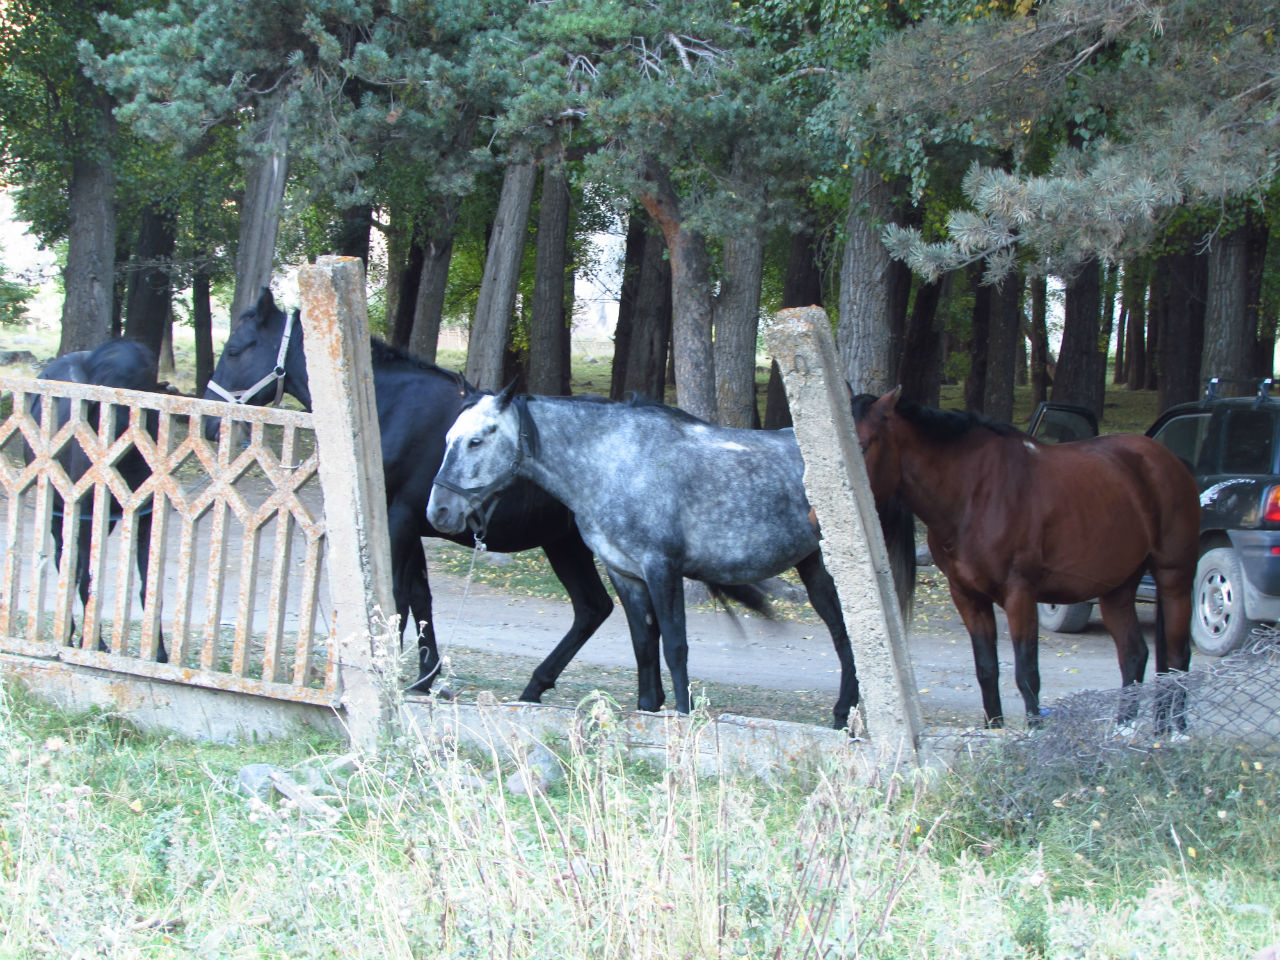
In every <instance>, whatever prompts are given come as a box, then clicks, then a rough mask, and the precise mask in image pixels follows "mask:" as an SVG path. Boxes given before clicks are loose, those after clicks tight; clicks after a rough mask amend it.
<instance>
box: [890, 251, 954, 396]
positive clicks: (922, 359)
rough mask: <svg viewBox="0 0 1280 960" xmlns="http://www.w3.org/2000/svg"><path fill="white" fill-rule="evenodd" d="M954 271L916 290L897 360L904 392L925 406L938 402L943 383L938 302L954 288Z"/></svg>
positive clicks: (899, 379)
mask: <svg viewBox="0 0 1280 960" xmlns="http://www.w3.org/2000/svg"><path fill="white" fill-rule="evenodd" d="M951 283H952V275H951V274H950V273H947V274H944V275H943V276H941V277H939V278H938V279H937V280H935V281H934V282H932V283H922V284H920V287H919V288H918V289H917V290H916V299H915V302H914V303H913V304H912V306H911V315H910V317H909V318H908V320H907V328H906V332H905V334H904V336H903V342H902V359H901V360H899V362H898V377H897V380H898V383H900V384H901V385H902V395H903V397H905V398H906V399H908V400H912V401H914V402H915V403H919V404H922V405H924V406H926V407H936V406H938V403H939V398H940V391H939V387H940V386H941V385H942V336H941V332H940V331H939V330H938V329H937V325H938V304H939V303H941V302H942V298H943V297H944V296H946V294H947V293H948V292H949V291H950V289H951Z"/></svg>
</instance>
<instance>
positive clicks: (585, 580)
mask: <svg viewBox="0 0 1280 960" xmlns="http://www.w3.org/2000/svg"><path fill="white" fill-rule="evenodd" d="M542 552H543V553H545V554H546V555H547V562H548V563H550V564H551V570H552V572H553V573H555V575H556V576H557V577H559V578H560V583H561V584H563V585H564V589H565V591H566V592H567V593H568V594H569V600H570V601H571V602H572V603H573V624H572V625H571V626H570V627H569V632H568V633H566V634H565V635H564V638H563V639H562V640H561V641H560V642H559V643H557V644H556V647H555V649H554V650H552V651H551V653H550V654H548V655H547V658H546V659H545V660H543V661H542V663H540V664H538V666H537V668H536V669H535V670H534V671H533V676H532V678H530V680H529V683H528V685H527V686H526V687H525V688H524V692H523V693H522V694H520V699H521V700H525V701H527V702H529V703H540V702H541V701H542V695H543V694H544V693H545V692H546V691H548V690H550V689H551V688H552V687H554V686H555V685H556V680H557V679H559V677H560V674H561V673H563V672H564V668H565V667H567V666H568V665H569V661H571V660H572V659H573V658H574V657H575V656H577V653H578V651H579V650H581V649H582V645H583V644H584V643H586V642H587V641H588V640H589V639H591V635H592V634H594V633H595V632H596V631H597V630H598V629H600V624H602V623H604V622H605V620H606V619H607V618H608V616H609V614H610V613H612V612H613V601H612V600H611V599H609V591H607V590H606V589H605V588H604V584H603V583H601V582H600V574H599V573H597V572H596V562H595V555H594V554H593V553H592V552H591V548H590V547H588V546H587V545H586V544H585V543H583V542H582V538H581V537H579V536H576V535H575V536H572V537H566V538H564V539H563V540H557V541H555V542H554V543H546V544H543V546H542Z"/></svg>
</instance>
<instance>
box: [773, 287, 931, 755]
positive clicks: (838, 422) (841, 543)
mask: <svg viewBox="0 0 1280 960" xmlns="http://www.w3.org/2000/svg"><path fill="white" fill-rule="evenodd" d="M765 340H766V342H767V343H768V345H769V351H770V353H772V354H773V358H774V359H775V360H777V362H778V366H779V368H780V369H781V370H782V380H783V383H784V384H785V385H786V388H787V402H788V403H789V404H790V407H791V417H792V420H793V421H794V424H795V432H796V440H797V441H798V442H799V444H800V453H801V454H802V455H803V457H804V464H805V472H804V486H805V491H806V493H808V495H809V502H810V503H811V504H812V505H813V508H814V510H816V511H817V514H818V522H819V524H820V525H821V527H822V537H823V542H822V554H823V557H824V558H825V559H826V563H827V568H828V569H829V570H830V571H831V576H832V577H833V578H834V579H835V582H836V590H837V591H838V592H839V594H840V606H841V608H842V610H843V611H844V620H845V625H846V626H847V627H848V629H849V638H850V640H851V642H852V644H853V655H854V659H855V661H856V663H857V667H858V683H859V687H860V691H861V695H862V701H861V704H860V709H861V711H862V714H863V718H864V720H865V723H866V729H867V733H868V735H869V736H870V739H871V742H872V744H873V745H875V746H876V748H877V750H878V751H879V752H880V753H881V754H882V755H884V754H885V753H887V752H894V751H899V750H901V749H903V748H904V747H906V748H909V749H911V750H912V751H914V749H915V748H916V747H918V746H919V737H920V731H921V729H922V727H923V721H922V719H921V714H920V700H919V692H918V690H917V688H916V682H915V670H914V668H913V667H912V664H911V656H910V653H909V652H908V650H907V643H906V639H907V633H906V627H905V625H904V624H903V622H902V614H901V611H900V610H899V608H898V604H897V600H896V596H895V594H894V588H893V574H892V571H891V570H890V567H889V557H888V554H887V553H886V551H885V546H884V536H883V534H882V533H881V532H880V520H879V517H878V516H877V515H876V508H875V501H874V499H873V498H872V496H871V486H870V484H869V483H868V482H867V471H866V466H865V464H863V462H862V450H861V448H860V447H859V446H858V441H857V434H856V433H855V431H854V425H853V413H852V412H851V411H850V409H849V394H848V392H847V389H846V387H845V384H844V380H843V378H842V377H841V375H840V365H839V361H838V359H837V356H836V346H835V340H834V338H833V337H832V335H831V323H830V321H829V320H828V319H827V314H826V312H825V311H824V310H822V309H821V308H819V307H801V308H798V309H793V310H782V311H780V312H779V313H778V315H777V316H776V317H775V318H773V319H772V320H769V321H766V324H765Z"/></svg>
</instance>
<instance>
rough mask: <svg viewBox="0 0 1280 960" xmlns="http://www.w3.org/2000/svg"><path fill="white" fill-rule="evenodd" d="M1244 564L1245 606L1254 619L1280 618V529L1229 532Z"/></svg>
mask: <svg viewBox="0 0 1280 960" xmlns="http://www.w3.org/2000/svg"><path fill="white" fill-rule="evenodd" d="M1227 535H1228V536H1229V537H1230V538H1231V545H1232V546H1233V547H1235V550H1236V555H1237V556H1239V558H1240V565H1241V566H1242V567H1243V568H1244V608H1245V615H1246V616H1247V617H1248V618H1249V619H1250V620H1261V621H1275V620H1280V530H1231V531H1229V532H1228V534H1227Z"/></svg>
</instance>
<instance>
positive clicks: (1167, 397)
mask: <svg viewBox="0 0 1280 960" xmlns="http://www.w3.org/2000/svg"><path fill="white" fill-rule="evenodd" d="M1190 245H1191V241H1189V242H1188V246H1190ZM1207 260H1208V258H1207V257H1206V256H1204V255H1197V254H1193V253H1173V254H1166V255H1164V256H1162V257H1160V259H1159V260H1157V261H1156V266H1155V276H1154V277H1153V279H1152V282H1151V306H1150V321H1149V323H1150V325H1151V326H1152V327H1153V328H1155V327H1158V329H1159V339H1158V343H1157V344H1156V351H1157V355H1156V372H1157V382H1158V388H1159V394H1160V407H1161V409H1164V408H1165V407H1168V406H1170V405H1172V404H1175V403H1183V402H1186V401H1192V400H1198V399H1199V398H1200V381H1199V374H1200V354H1201V352H1202V350H1203V346H1204V315H1205V297H1206V294H1207V283H1208V263H1207Z"/></svg>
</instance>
